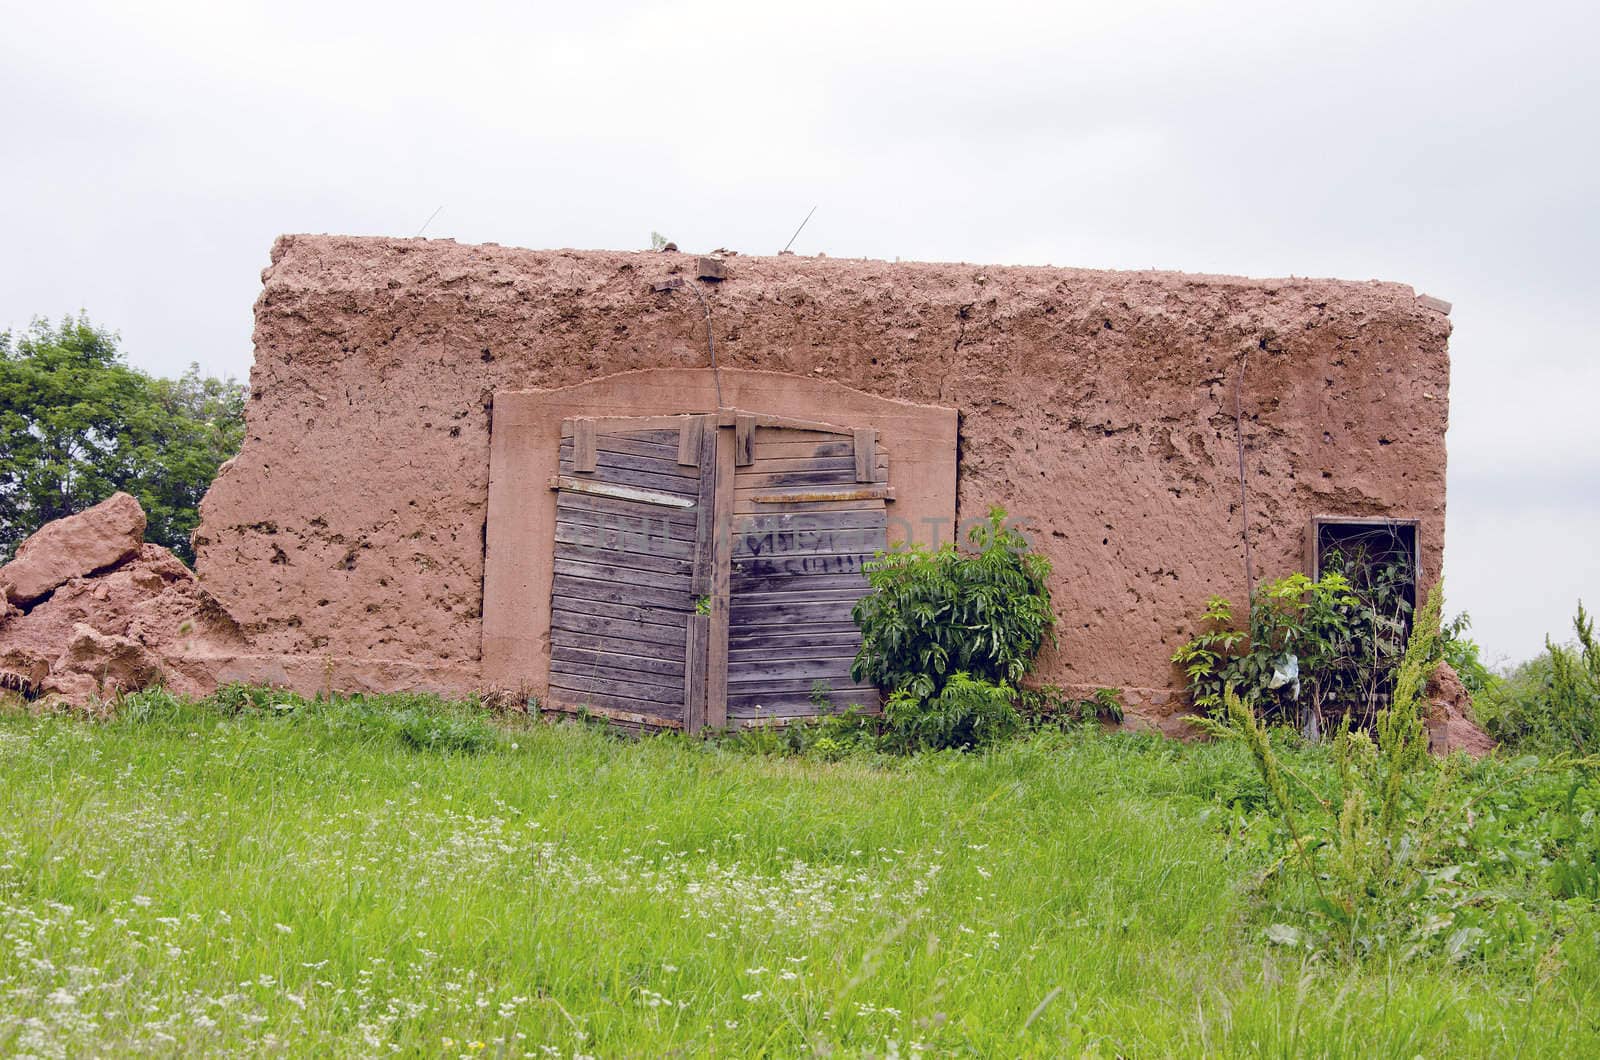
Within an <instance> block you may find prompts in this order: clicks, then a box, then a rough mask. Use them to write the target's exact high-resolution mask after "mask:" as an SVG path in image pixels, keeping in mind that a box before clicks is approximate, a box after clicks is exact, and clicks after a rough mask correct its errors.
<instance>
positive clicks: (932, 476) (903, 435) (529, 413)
mask: <svg viewBox="0 0 1600 1060" xmlns="http://www.w3.org/2000/svg"><path fill="white" fill-rule="evenodd" d="M719 391H720V395H721V398H722V401H721V403H720V404H719V402H718V400H717V398H718V394H719ZM720 408H728V409H735V408H737V409H746V410H755V411H752V412H748V413H746V415H749V416H753V417H754V418H755V419H754V420H753V421H752V423H754V422H755V421H759V420H762V419H765V420H767V421H768V422H769V423H771V424H774V425H780V424H784V423H793V424H797V425H799V424H803V425H806V427H805V429H815V428H813V427H811V425H813V424H817V423H831V424H833V425H834V426H833V429H836V430H839V431H841V432H843V431H851V430H853V428H848V427H842V426H838V421H839V420H843V421H844V422H845V423H854V424H869V425H871V427H872V429H873V430H875V431H876V433H877V437H878V438H879V439H880V440H881V441H882V444H883V446H884V448H885V449H887V450H888V451H889V452H891V453H893V454H894V463H893V467H892V468H891V470H890V473H889V482H888V483H884V484H883V486H884V488H886V489H892V490H893V492H894V494H895V496H896V500H895V504H894V509H895V511H894V513H893V515H891V516H890V518H889V520H888V528H887V529H888V542H889V544H890V545H891V546H892V545H893V544H895V543H898V542H905V543H917V544H927V545H931V546H938V545H941V544H944V543H946V542H948V541H950V540H952V539H953V536H954V532H955V526H956V438H957V423H958V418H957V412H956V410H955V409H952V408H943V407H939V406H934V405H924V404H917V403H914V402H909V401H901V400H898V399H894V398H883V397H877V396H875V395H872V394H867V393H864V392H862V391H859V390H853V389H851V388H849V387H846V386H844V385H842V384H840V383H836V382H833V381H831V380H824V379H817V378H815V377H812V376H796V375H790V374H785V373H780V372H760V371H749V370H742V369H722V370H721V372H720V373H713V372H712V370H711V369H708V368H664V369H644V370H641V371H636V372H623V373H620V374H618V375H612V376H606V377H603V378H600V379H595V380H591V381H589V382H583V383H578V384H575V385H573V386H568V387H561V388H556V389H545V390H505V391H500V392H498V393H496V394H495V395H494V397H493V403H492V422H491V432H490V444H489V482H488V498H487V505H486V509H485V525H484V537H485V557H484V568H483V640H482V673H481V685H482V687H483V688H484V689H486V690H494V691H499V692H503V693H509V694H513V695H516V696H518V697H519V698H526V699H532V698H535V697H536V698H539V699H541V700H542V699H543V697H544V696H545V695H546V693H547V691H548V687H549V684H548V682H549V657H550V589H551V578H552V566H553V560H552V550H551V547H550V545H551V542H552V541H553V539H554V534H555V491H553V490H551V489H550V488H549V484H550V479H551V477H552V476H555V475H557V474H559V471H560V468H559V463H558V459H559V445H560V440H561V423H562V421H563V420H565V419H577V418H584V417H599V418H609V417H625V418H630V419H631V418H635V417H641V416H662V417H674V418H676V417H679V416H682V415H685V414H689V415H694V414H701V415H711V414H717V415H718V418H719V428H718V430H717V432H716V433H717V434H718V435H719V436H720V435H722V434H723V433H725V432H724V431H723V430H722V429H721V427H720V418H721V417H720V413H718V411H717V410H718V409H720ZM737 415H738V414H737V413H735V421H734V423H733V429H732V431H731V432H728V433H732V434H733V435H734V439H735V442H737V436H738V421H737ZM622 720H628V719H622Z"/></svg>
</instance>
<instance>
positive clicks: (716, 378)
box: [691, 283, 1243, 460]
mask: <svg viewBox="0 0 1600 1060" xmlns="http://www.w3.org/2000/svg"><path fill="white" fill-rule="evenodd" d="M691 286H692V288H693V290H694V296H695V297H696V298H698V299H700V309H701V311H702V312H704V313H705V315H706V348H707V349H708V350H710V351H711V381H712V383H713V384H715V386H716V388H717V408H719V409H720V408H721V407H722V372H721V370H720V369H718V368H717V342H716V339H714V338H712V337H711V303H710V302H707V301H706V296H705V292H704V291H702V290H700V285H699V284H698V283H695V284H692V285H691ZM1240 459H1241V460H1242V459H1243V457H1240Z"/></svg>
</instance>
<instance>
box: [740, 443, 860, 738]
mask: <svg viewBox="0 0 1600 1060" xmlns="http://www.w3.org/2000/svg"><path fill="white" fill-rule="evenodd" d="M723 433H724V434H725V435H726V434H729V433H730V432H728V431H726V430H724V432H723ZM731 434H732V438H731V439H725V441H731V443H732V444H731V446H725V448H730V449H731V454H729V455H730V456H731V463H732V464H733V467H732V468H731V470H732V472H733V474H732V489H731V490H728V491H726V492H728V493H730V494H731V497H730V498H729V500H730V501H731V507H729V508H727V509H725V510H726V512H727V515H726V518H727V524H728V528H729V536H730V543H729V547H728V549H727V553H728V564H729V575H730V577H729V585H728V593H729V595H728V633H727V642H726V643H727V652H726V654H727V681H726V688H727V699H726V716H727V719H728V720H729V721H750V720H755V719H758V718H767V717H798V716H805V715H813V714H821V713H826V712H827V711H828V710H830V709H831V710H842V709H844V708H845V707H846V706H849V705H850V704H860V705H862V706H864V707H867V708H869V709H876V708H877V707H878V693H877V690H876V689H874V688H871V687H868V686H861V685H858V684H857V683H856V682H855V681H854V680H852V679H851V676H850V666H851V663H852V662H853V661H854V659H855V656H856V652H857V650H858V649H859V648H860V646H861V633H860V631H859V630H858V629H857V628H856V625H855V622H854V621H853V619H852V618H851V609H852V608H853V607H854V606H855V603H856V601H857V600H859V599H860V598H861V597H862V596H864V595H865V594H866V593H867V591H868V586H867V579H866V576H865V575H864V574H863V572H862V569H861V567H862V564H863V563H864V562H866V561H867V560H870V559H871V558H872V556H873V553H874V552H876V551H877V550H879V549H882V548H884V547H885V543H886V521H887V516H886V513H885V508H884V504H885V502H886V500H888V499H889V498H890V497H891V496H892V494H891V492H890V490H889V488H888V486H887V482H888V477H889V476H888V469H889V464H888V456H887V454H885V453H883V452H882V451H881V450H879V449H878V448H877V446H876V439H875V434H874V432H873V431H872V430H871V429H857V430H850V431H844V430H840V429H838V428H829V427H823V426H822V425H814V427H812V428H808V427H804V426H793V425H787V424H786V423H785V422H784V421H776V422H773V423H770V424H764V423H763V422H761V421H759V420H755V419H754V418H747V417H744V416H738V417H736V418H735V427H734V430H733V431H732V432H731ZM725 462H727V461H725ZM724 470H725V468H723V467H719V472H721V471H724ZM718 515H719V518H720V517H721V516H722V512H721V511H719V512H718ZM715 636H716V634H715V632H714V633H713V638H714V639H713V658H715V656H716V655H717V654H719V653H718V652H717V651H716V645H717V642H716V640H715ZM824 697H825V699H826V703H825V704H823V705H820V706H819V705H818V703H817V702H814V699H815V700H820V699H823V698H824Z"/></svg>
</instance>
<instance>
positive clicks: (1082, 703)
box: [1016, 684, 1123, 728]
mask: <svg viewBox="0 0 1600 1060" xmlns="http://www.w3.org/2000/svg"><path fill="white" fill-rule="evenodd" d="M1016 705H1017V711H1018V713H1019V714H1021V715H1022V719H1023V722H1024V723H1025V724H1027V725H1029V726H1031V727H1033V728H1042V727H1045V726H1050V725H1078V724H1083V723H1088V722H1099V721H1110V722H1121V721H1122V717H1123V710H1122V692H1121V691H1120V690H1118V689H1115V688H1097V689H1095V690H1094V692H1093V694H1092V695H1089V696H1085V697H1077V696H1070V695H1068V694H1067V693H1066V691H1065V690H1064V689H1062V688H1061V687H1059V686H1057V685H1051V684H1045V685H1039V686H1038V687H1037V688H1023V689H1019V690H1018V691H1017V701H1016Z"/></svg>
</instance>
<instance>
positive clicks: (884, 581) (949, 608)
mask: <svg viewBox="0 0 1600 1060" xmlns="http://www.w3.org/2000/svg"><path fill="white" fill-rule="evenodd" d="M1005 518H1006V513H1005V511H1004V510H1003V509H1000V508H993V509H990V512H989V518H988V520H987V521H985V522H982V523H979V524H978V525H977V526H974V527H973V528H972V530H971V531H970V532H969V534H968V540H969V542H970V544H971V546H972V551H970V552H966V553H963V552H961V551H959V550H958V549H957V548H956V546H955V545H954V544H949V545H945V546H944V547H942V548H939V549H929V548H926V547H925V546H915V547H911V548H896V549H895V550H893V551H890V552H884V553H879V554H878V556H877V557H876V558H874V559H873V560H871V561H870V562H868V563H867V564H866V565H865V569H866V572H867V581H868V582H869V584H870V585H871V587H872V591H871V592H870V593H869V594H868V595H866V596H864V597H862V598H861V600H860V601H859V602H858V603H857V604H856V606H855V611H854V618H855V622H856V625H857V626H859V627H860V628H861V650H860V652H859V653H858V654H857V656H856V661H855V664H854V666H853V667H852V668H851V675H852V676H853V677H854V679H855V680H857V681H870V682H871V683H873V684H875V685H877V686H878V687H879V688H881V689H884V690H885V691H887V692H891V693H893V692H900V691H908V692H911V693H912V694H914V695H916V696H918V697H920V698H924V699H926V698H930V697H933V696H936V695H938V693H939V692H940V690H941V689H943V687H944V685H945V683H946V682H948V681H949V680H951V678H952V677H953V675H955V674H956V673H963V674H966V675H968V676H969V677H971V678H973V679H976V680H980V681H987V682H989V683H991V684H1009V685H1012V686H1015V685H1016V684H1017V683H1018V682H1019V681H1021V680H1022V678H1023V676H1024V675H1025V674H1027V672H1028V671H1029V669H1031V668H1032V666H1033V657H1034V655H1036V654H1037V653H1038V651H1039V648H1040V647H1041V646H1042V645H1043V643H1044V641H1045V638H1047V637H1049V638H1051V639H1052V641H1053V639H1054V626H1055V616H1054V614H1053V613H1052V612H1051V610H1050V589H1049V587H1048V585H1047V584H1046V581H1047V579H1048V578H1049V576H1050V561H1049V560H1047V559H1045V558H1044V557H1043V556H1041V555H1039V554H1037V553H1035V552H1031V551H1030V550H1029V548H1028V540H1027V538H1026V537H1024V536H1023V535H1022V534H1021V533H1019V532H1018V531H1016V530H1013V529H1010V528H1009V527H1007V526H1006V525H1005Z"/></svg>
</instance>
